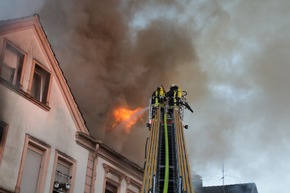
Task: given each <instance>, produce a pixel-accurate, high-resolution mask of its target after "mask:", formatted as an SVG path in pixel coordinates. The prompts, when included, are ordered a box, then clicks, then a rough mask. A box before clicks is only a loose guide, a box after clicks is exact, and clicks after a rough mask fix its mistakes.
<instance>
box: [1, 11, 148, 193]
mask: <svg viewBox="0 0 290 193" xmlns="http://www.w3.org/2000/svg"><path fill="white" fill-rule="evenodd" d="M142 177H143V170H142V168H140V167H139V166H137V165H135V164H134V163H133V162H130V161H129V160H128V159H126V158H125V157H123V156H121V155H120V154H118V153H116V152H114V151H113V150H111V149H110V148H108V147H107V146H106V145H104V144H103V143H102V142H100V141H97V140H95V139H93V138H92V137H91V136H90V134H89V131H88V129H87V127H86V125H85V123H84V120H83V117H82V115H81V113H80V111H79V109H78V106H77V104H76V102H75V100H74V97H73V95H72V93H71V91H70V89H69V87H68V84H67V82H66V80H65V78H64V75H63V73H62V71H61V69H60V67H59V64H58V62H57V60H56V58H55V56H54V53H53V51H52V49H51V47H50V44H49V42H48V40H47V38H46V35H45V33H44V31H43V28H42V26H41V24H40V21H39V17H38V16H37V15H35V16H31V17H27V18H21V19H14V20H7V21H1V22H0V192H4V193H5V192H15V193H18V192H21V193H22V192H23V193H32V192H36V193H42V192H45V193H48V192H65V193H73V192H75V193H80V192H86V193H106V192H116V193H125V192H130V193H131V192H132V193H133V192H134V193H135V192H139V191H140V188H141V183H142Z"/></svg>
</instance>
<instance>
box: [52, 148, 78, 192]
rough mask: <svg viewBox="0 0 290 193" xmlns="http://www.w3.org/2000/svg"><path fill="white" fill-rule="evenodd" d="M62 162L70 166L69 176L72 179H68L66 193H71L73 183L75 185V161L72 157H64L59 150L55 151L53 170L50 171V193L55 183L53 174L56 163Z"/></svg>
mask: <svg viewBox="0 0 290 193" xmlns="http://www.w3.org/2000/svg"><path fill="white" fill-rule="evenodd" d="M59 160H60V161H61V162H64V163H66V164H68V165H70V172H69V173H70V176H72V178H71V179H70V185H71V187H70V189H69V190H68V191H67V192H66V193H72V192H74V191H73V190H74V183H75V178H76V165H77V161H76V160H75V159H73V158H72V157H70V156H68V155H66V154H65V153H62V152H61V151H59V150H55V158H54V163H53V169H52V175H51V184H50V192H53V186H54V182H55V173H56V167H57V163H58V161H59Z"/></svg>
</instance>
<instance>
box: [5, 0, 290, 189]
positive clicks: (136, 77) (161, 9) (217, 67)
mask: <svg viewBox="0 0 290 193" xmlns="http://www.w3.org/2000/svg"><path fill="white" fill-rule="evenodd" d="M26 5H27V6H26ZM28 5H29V6H28ZM289 10H290V1H288V0H279V1H275V0H272V1H270V0H252V1H249V0H244V1H243V0H191V1H189V0H184V1H182V2H181V1H177V0H166V1H165V0H159V1H157V0H146V1H145V0H140V1H136V0H120V1H117V0H107V1H101V0H94V1H93V0H84V1H78V0H42V1H41V0H39V1H36V0H22V1H21V2H18V1H16V0H9V1H8V0H5V1H4V2H1V7H0V19H1V20H3V19H11V18H18V17H23V16H29V15H32V14H34V13H39V15H40V21H41V23H42V25H43V28H44V30H45V32H46V34H47V37H48V40H49V42H50V43H51V46H52V48H53V50H54V52H55V55H56V57H57V59H58V61H59V63H60V66H61V68H62V69H63V71H64V75H65V76H66V78H67V80H68V84H69V86H70V87H71V90H72V92H73V94H74V96H75V98H76V101H77V103H78V104H79V106H80V109H81V112H82V113H83V115H84V118H85V120H86V122H87V126H88V128H89V129H90V132H91V133H92V135H93V136H94V137H95V138H98V139H100V140H103V141H104V142H105V143H107V144H108V145H109V146H110V147H112V148H113V149H115V150H116V151H118V152H120V153H121V154H123V155H125V156H127V157H128V158H129V159H131V160H133V161H135V162H137V163H138V164H140V165H143V161H144V145H145V139H146V137H148V136H149V132H148V130H146V127H145V123H146V121H147V120H146V117H147V114H146V109H145V108H146V106H147V105H148V101H149V99H150V96H151V94H152V92H153V91H154V90H155V89H156V87H157V86H159V85H164V86H165V88H168V87H169V86H170V85H171V84H173V83H174V84H177V85H179V86H180V87H181V88H183V89H184V90H186V91H187V92H188V97H187V99H188V102H189V104H190V105H191V106H192V108H193V110H194V114H191V113H190V112H186V114H185V118H184V123H185V124H188V125H189V129H188V130H185V131H184V132H185V136H186V145H187V150H188V154H189V160H190V166H191V170H192V172H193V174H198V175H201V176H202V179H203V184H204V185H205V186H211V185H222V183H223V181H222V177H223V173H222V166H223V165H224V176H225V178H224V180H225V181H224V182H225V184H235V183H248V182H254V183H256V185H257V188H258V192H259V193H271V192H280V193H287V188H285V187H287V185H288V184H289V183H290V177H289V173H290V165H289V164H288V163H290V142H289V139H290V129H289V126H290V119H289V117H290V101H289V98H290V87H289V85H288V84H289V83H290V76H289V74H290V54H289V50H290V19H289V18H290V12H289ZM118 106H126V107H128V108H131V109H136V108H138V107H141V108H143V110H144V111H145V113H144V116H143V118H142V119H140V121H139V122H138V123H137V124H136V125H135V126H134V128H133V130H132V131H131V133H129V134H127V133H124V132H123V131H122V130H110V129H109V130H108V129H107V128H109V127H110V126H111V125H112V111H113V109H114V108H115V107H118Z"/></svg>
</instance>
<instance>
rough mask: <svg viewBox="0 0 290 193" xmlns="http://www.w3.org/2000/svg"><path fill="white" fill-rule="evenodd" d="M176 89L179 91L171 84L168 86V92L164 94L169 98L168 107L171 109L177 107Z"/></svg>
mask: <svg viewBox="0 0 290 193" xmlns="http://www.w3.org/2000/svg"><path fill="white" fill-rule="evenodd" d="M178 89H179V87H178V86H176V85H175V84H172V85H171V86H170V90H169V91H168V92H167V93H166V97H168V98H169V106H171V107H172V106H177V105H178V102H177V100H178ZM180 93H181V92H180ZM180 98H181V97H180Z"/></svg>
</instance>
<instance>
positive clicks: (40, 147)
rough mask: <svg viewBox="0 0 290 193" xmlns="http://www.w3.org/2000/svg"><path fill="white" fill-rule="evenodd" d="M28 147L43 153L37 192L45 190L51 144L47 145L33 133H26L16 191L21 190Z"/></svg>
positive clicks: (17, 192)
mask: <svg viewBox="0 0 290 193" xmlns="http://www.w3.org/2000/svg"><path fill="white" fill-rule="evenodd" d="M28 149H31V150H32V151H35V150H36V151H37V152H38V153H42V160H41V168H40V170H39V179H38V182H37V187H36V190H37V192H43V191H44V186H45V182H46V177H47V169H48V163H49V155H50V146H49V145H47V144H46V143H44V142H42V141H40V140H38V139H36V138H34V137H32V136H31V135H29V134H26V136H25V140H24V146H23V151H22V157H21V162H20V167H19V173H18V178H17V183H16V187H15V193H19V192H20V187H21V181H22V175H23V170H24V166H25V161H26V156H27V151H28Z"/></svg>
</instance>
